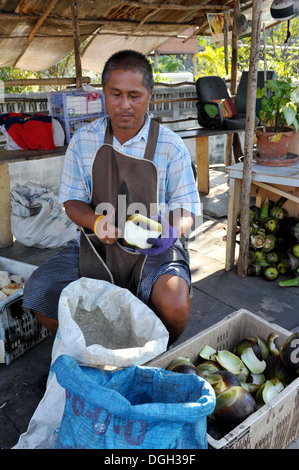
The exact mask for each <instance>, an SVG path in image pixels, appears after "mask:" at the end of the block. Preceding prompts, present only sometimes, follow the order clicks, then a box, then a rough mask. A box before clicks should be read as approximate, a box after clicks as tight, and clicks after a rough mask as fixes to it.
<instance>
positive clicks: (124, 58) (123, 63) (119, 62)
mask: <svg viewBox="0 0 299 470" xmlns="http://www.w3.org/2000/svg"><path fill="white" fill-rule="evenodd" d="M119 69H121V70H138V71H139V72H141V73H142V74H143V86H145V88H147V89H148V92H149V93H150V92H151V90H152V88H153V87H154V77H153V71H152V67H151V64H150V63H149V61H148V59H147V58H146V57H145V55H143V54H141V53H140V52H137V51H133V50H130V49H125V50H122V51H119V52H116V53H115V54H113V55H112V56H111V57H110V58H109V59H108V60H107V62H106V64H105V66H104V70H103V73H102V85H103V88H104V86H105V84H106V82H107V81H108V80H109V75H110V72H111V71H112V70H119Z"/></svg>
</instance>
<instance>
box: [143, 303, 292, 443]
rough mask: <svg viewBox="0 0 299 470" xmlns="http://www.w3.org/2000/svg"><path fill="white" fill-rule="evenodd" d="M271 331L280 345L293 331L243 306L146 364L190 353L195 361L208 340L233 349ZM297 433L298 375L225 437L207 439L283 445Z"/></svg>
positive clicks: (155, 364)
mask: <svg viewBox="0 0 299 470" xmlns="http://www.w3.org/2000/svg"><path fill="white" fill-rule="evenodd" d="M271 332H275V333H277V334H278V335H279V338H278V339H277V340H276V344H277V345H278V346H281V344H283V342H284V341H285V340H286V339H287V338H288V337H289V336H290V335H291V334H292V332H290V331H288V330H286V329H284V328H282V327H280V326H278V325H276V324H274V323H269V322H267V321H266V320H263V319H262V318H260V317H258V316H257V315H254V314H253V313H251V312H249V311H247V310H244V309H240V310H238V311H237V312H234V313H232V314H231V315H228V316H227V317H225V318H224V320H222V321H220V322H218V323H216V324H215V325H214V326H212V327H210V328H208V329H206V330H204V331H202V332H201V333H199V334H197V335H196V336H194V337H193V338H191V339H189V340H187V341H185V342H184V343H182V344H180V345H179V346H177V347H175V348H173V349H170V350H169V351H167V352H165V353H164V354H162V355H161V356H159V357H157V358H155V359H154V360H153V361H151V362H149V363H148V364H147V365H148V366H152V367H164V368H166V367H167V366H168V365H169V364H170V362H171V361H172V360H173V359H174V358H176V357H178V356H188V357H190V359H191V361H192V362H193V361H196V359H197V357H198V352H199V351H200V350H201V348H202V347H203V346H204V345H205V344H209V345H210V346H212V347H213V348H215V349H219V350H222V349H228V350H232V349H233V348H234V347H235V346H236V345H237V344H238V342H239V341H241V340H242V339H243V338H245V337H247V336H260V337H262V338H264V339H266V338H267V336H268V335H269V333H271ZM298 435H299V378H297V379H296V380H294V381H293V382H292V383H291V384H290V385H288V386H287V387H286V388H285V389H284V390H283V391H282V392H281V393H280V394H279V395H278V396H277V397H276V398H275V399H273V400H272V401H271V402H269V403H268V404H267V405H264V406H263V407H261V408H260V409H259V410H258V411H256V412H255V413H253V414H252V415H250V416H249V417H248V418H247V419H246V420H244V421H243V422H242V423H241V424H239V426H237V427H235V428H234V429H233V430H232V431H231V432H230V433H228V434H226V435H225V436H224V437H223V438H221V439H219V440H215V439H213V438H212V437H211V436H210V435H209V434H208V443H209V446H210V447H212V448H214V449H225V448H232V449H284V448H286V447H287V446H288V445H289V444H290V443H291V442H292V441H293V440H294V439H295V438H296V437H297V436H298Z"/></svg>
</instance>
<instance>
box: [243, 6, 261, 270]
mask: <svg viewBox="0 0 299 470" xmlns="http://www.w3.org/2000/svg"><path fill="white" fill-rule="evenodd" d="M261 16H262V2H261V0H253V2H252V33H251V49H250V63H249V73H248V86H247V90H248V91H247V102H246V127H245V144H244V164H243V181H242V195H241V231H240V255H239V263H238V276H239V277H245V276H246V275H247V264H248V252H249V227H250V215H249V209H250V193H251V174H252V155H253V135H254V129H255V106H256V89H257V72H258V58H259V52H260V37H261Z"/></svg>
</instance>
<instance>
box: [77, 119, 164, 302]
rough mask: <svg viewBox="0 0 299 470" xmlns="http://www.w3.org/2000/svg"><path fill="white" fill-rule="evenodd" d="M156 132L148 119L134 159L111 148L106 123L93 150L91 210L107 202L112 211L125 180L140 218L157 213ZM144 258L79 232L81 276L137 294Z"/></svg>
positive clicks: (89, 234) (108, 128) (109, 134)
mask: <svg viewBox="0 0 299 470" xmlns="http://www.w3.org/2000/svg"><path fill="white" fill-rule="evenodd" d="M158 133H159V124H158V123H157V122H155V121H153V120H152V121H151V124H150V129H149V136H148V141H147V146H146V149H145V154H144V158H136V157H132V156H130V155H127V154H125V153H121V152H119V151H117V150H116V149H115V148H114V147H113V146H112V142H113V134H112V129H111V123H110V120H109V121H108V125H107V129H106V133H105V140H104V144H103V145H102V146H101V147H100V148H99V149H98V150H97V152H96V154H95V156H94V159H93V163H92V170H91V171H92V191H91V206H92V207H93V209H96V207H97V206H98V205H99V204H101V203H109V204H112V205H113V207H114V208H116V207H117V203H118V191H119V187H120V184H121V182H122V181H125V182H126V183H127V186H128V188H129V190H130V193H131V196H132V202H133V203H134V202H138V203H142V204H144V206H145V208H146V214H144V215H147V216H149V215H151V216H152V215H155V214H158V172H157V168H156V166H155V164H154V163H153V161H152V160H153V158H154V154H155V149H156V144H157V138H158ZM97 213H98V212H97ZM99 215H101V212H99ZM145 259H146V256H145V255H142V254H140V253H136V252H132V251H131V250H129V249H127V248H126V247H124V246H122V244H121V243H119V241H116V242H115V243H114V244H113V245H104V244H103V243H101V242H100V241H99V239H98V237H97V236H96V235H95V234H94V233H93V231H92V230H89V229H87V228H82V229H81V236H80V251H79V269H80V275H81V277H89V278H93V279H101V280H105V281H109V282H112V283H113V284H116V285H118V286H120V287H124V288H127V289H129V290H130V291H131V292H132V293H133V294H134V295H137V292H138V288H139V284H140V279H141V274H142V270H143V266H144V263H145Z"/></svg>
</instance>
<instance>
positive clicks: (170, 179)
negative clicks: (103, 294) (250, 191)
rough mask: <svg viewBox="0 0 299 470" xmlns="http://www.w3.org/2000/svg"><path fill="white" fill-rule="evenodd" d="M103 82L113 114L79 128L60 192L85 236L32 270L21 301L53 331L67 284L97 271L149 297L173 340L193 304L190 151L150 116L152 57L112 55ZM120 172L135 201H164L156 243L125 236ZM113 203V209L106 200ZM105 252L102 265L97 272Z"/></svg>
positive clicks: (194, 210) (194, 200)
mask: <svg viewBox="0 0 299 470" xmlns="http://www.w3.org/2000/svg"><path fill="white" fill-rule="evenodd" d="M102 84H103V92H104V97H105V105H106V109H107V113H108V115H106V116H104V117H101V118H99V119H97V120H95V121H93V122H91V123H90V124H88V125H86V126H84V127H82V128H81V129H79V130H78V131H77V132H76V133H75V134H74V136H73V138H72V139H71V141H70V143H69V146H68V149H67V153H66V156H65V162H64V169H63V174H62V179H61V186H60V194H59V201H60V202H61V203H64V206H65V210H66V213H67V215H68V216H69V218H70V219H71V220H72V221H73V222H74V223H76V224H77V225H78V226H79V227H81V228H83V229H84V230H81V238H80V240H77V241H73V242H70V243H69V244H68V245H67V246H66V247H64V248H63V249H62V250H61V252H60V253H59V254H58V255H56V256H54V257H52V258H50V259H49V260H48V261H47V262H46V263H45V264H44V265H43V266H41V267H40V268H38V269H37V270H36V271H35V272H34V273H33V275H32V276H31V278H30V280H29V281H28V282H27V283H26V286H25V291H24V302H23V306H24V307H26V308H29V309H31V311H32V312H33V313H34V314H35V315H36V317H37V318H38V319H39V320H40V321H41V323H42V324H43V325H44V326H45V327H46V328H48V329H49V330H50V331H51V332H53V333H55V332H56V330H57V327H58V301H59V296H60V293H61V291H62V289H63V288H64V287H65V286H66V285H68V284H69V283H70V282H72V281H75V280H76V279H78V278H79V277H80V276H84V277H95V276H97V277H99V278H101V279H104V280H108V281H111V282H114V283H115V284H117V285H120V286H121V287H128V288H129V289H130V290H131V291H132V292H133V293H134V294H135V295H136V296H138V298H140V299H141V300H142V301H143V302H144V303H146V304H147V305H148V306H149V307H150V308H151V309H152V310H153V311H154V312H155V313H156V315H158V317H159V318H160V319H161V321H162V322H163V324H164V325H165V327H166V328H167V329H168V331H169V334H170V343H171V342H173V341H174V340H175V339H176V338H177V337H178V336H179V335H180V334H181V333H182V331H183V330H184V328H185V326H186V324H187V321H188V317H189V309H190V288H191V275H190V269H189V256H188V252H187V251H186V250H185V249H184V248H183V246H182V244H181V243H180V241H179V238H180V237H181V236H182V235H183V234H185V233H186V232H187V231H188V230H189V229H190V228H191V226H192V223H193V218H194V215H199V212H200V207H199V206H200V204H199V196H198V191H197V188H196V184H195V180H194V176H193V172H192V167H191V159H190V155H189V153H188V151H187V149H186V147H185V145H184V144H183V142H182V140H181V138H180V137H178V136H177V135H176V134H175V133H174V132H172V131H171V130H169V129H168V128H167V127H165V126H163V125H158V124H157V123H153V121H151V119H150V118H149V115H148V112H147V108H148V104H149V101H150V99H151V96H152V93H153V87H154V81H153V74H152V69H151V66H150V63H149V62H148V60H147V59H146V57H145V56H143V55H142V54H140V53H138V52H136V51H131V50H124V51H120V52H118V53H116V54H114V55H113V56H111V57H110V59H109V60H108V61H107V63H106V64H105V67H104V70H103V74H102ZM151 160H152V161H151ZM121 178H122V179H124V180H125V182H126V183H127V185H128V186H129V188H130V189H131V190H132V194H134V201H133V202H138V203H142V204H144V206H145V207H146V208H149V207H150V206H151V205H152V206H153V207H156V208H157V212H158V214H157V215H159V216H160V220H161V223H162V227H163V232H162V235H161V237H160V238H157V239H155V240H151V243H153V246H152V248H149V249H148V250H145V251H143V250H139V251H138V253H136V252H134V253H133V254H132V251H131V250H127V249H125V248H124V247H123V245H121V243H119V242H120V241H121V238H122V237H123V233H122V228H121V227H119V226H118V224H117V221H116V220H115V219H116V218H115V210H116V209H117V208H116V207H115V206H116V201H117V191H118V188H119V182H120V179H121ZM106 202H108V203H110V205H108V206H107V207H113V210H110V211H109V210H106V211H103V210H102V209H101V207H102V205H103V204H105V203H106ZM99 208H100V209H99ZM151 215H152V214H149V213H148V214H147V216H148V217H151ZM99 259H100V260H101V261H102V263H101V265H102V267H103V271H101V273H100V274H99V275H97V274H96V275H95V274H94V273H95V269H93V267H94V266H95V265H96V264H97V263H98V260H99ZM136 273H137V274H136ZM133 278H134V280H135V281H134V282H132V279H133Z"/></svg>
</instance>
